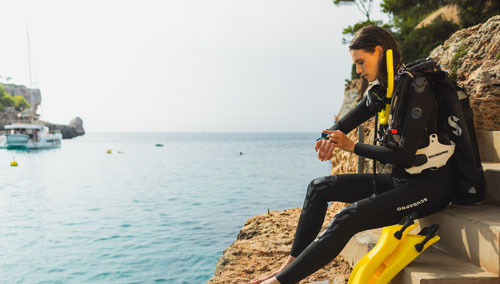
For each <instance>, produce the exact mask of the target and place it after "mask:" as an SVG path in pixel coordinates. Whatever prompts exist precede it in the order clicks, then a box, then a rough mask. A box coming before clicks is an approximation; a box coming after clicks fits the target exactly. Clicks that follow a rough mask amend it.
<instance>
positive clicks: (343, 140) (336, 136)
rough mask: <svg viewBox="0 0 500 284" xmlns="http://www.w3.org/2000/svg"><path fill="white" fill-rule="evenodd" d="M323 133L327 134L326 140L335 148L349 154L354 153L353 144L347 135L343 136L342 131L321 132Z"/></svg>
mask: <svg viewBox="0 0 500 284" xmlns="http://www.w3.org/2000/svg"><path fill="white" fill-rule="evenodd" d="M323 133H327V134H329V135H328V139H329V140H330V142H331V143H333V145H334V146H335V147H338V148H340V149H342V150H344V151H347V152H350V153H353V152H354V144H355V143H354V142H353V141H352V140H351V139H349V137H347V135H345V134H344V133H343V132H342V131H340V130H335V131H331V130H323Z"/></svg>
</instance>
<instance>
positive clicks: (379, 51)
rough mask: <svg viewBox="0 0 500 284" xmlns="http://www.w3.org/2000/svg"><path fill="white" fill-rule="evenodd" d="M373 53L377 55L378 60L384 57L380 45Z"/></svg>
mask: <svg viewBox="0 0 500 284" xmlns="http://www.w3.org/2000/svg"><path fill="white" fill-rule="evenodd" d="M375 51H376V52H377V53H378V56H379V59H382V57H383V56H384V48H383V47H382V46H381V45H377V46H375Z"/></svg>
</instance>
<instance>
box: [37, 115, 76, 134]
mask: <svg viewBox="0 0 500 284" xmlns="http://www.w3.org/2000/svg"><path fill="white" fill-rule="evenodd" d="M42 123H43V124H44V125H46V126H47V127H48V128H49V130H51V131H53V130H59V131H61V134H62V136H63V139H71V138H74V137H77V136H82V135H84V134H85V130H84V129H83V120H82V119H81V118H79V117H76V118H74V119H73V120H71V122H70V123H69V124H68V125H64V124H54V123H50V122H46V121H45V122H42Z"/></svg>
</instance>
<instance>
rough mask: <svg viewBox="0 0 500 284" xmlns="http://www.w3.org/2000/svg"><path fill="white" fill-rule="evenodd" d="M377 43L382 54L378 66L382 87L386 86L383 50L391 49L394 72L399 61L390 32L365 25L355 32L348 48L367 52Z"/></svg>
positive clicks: (372, 50) (373, 48) (372, 49)
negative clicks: (380, 47)
mask: <svg viewBox="0 0 500 284" xmlns="http://www.w3.org/2000/svg"><path fill="white" fill-rule="evenodd" d="M377 45H380V46H382V49H383V50H384V52H383V53H384V54H383V57H382V60H381V61H380V62H379V66H378V71H379V72H378V81H379V83H380V85H382V86H383V87H386V86H387V66H386V58H385V52H386V51H387V50H388V49H392V57H393V61H394V73H396V71H397V70H398V68H399V64H400V63H401V56H400V55H399V51H398V47H397V46H396V42H395V41H394V39H393V38H392V36H391V34H390V33H389V32H388V31H386V30H385V29H384V28H381V27H378V26H374V25H371V26H366V27H363V28H361V29H360V30H358V31H357V32H356V34H355V35H354V38H353V39H352V41H351V44H350V45H349V49H363V50H365V51H367V52H374V51H375V47H376V46H377Z"/></svg>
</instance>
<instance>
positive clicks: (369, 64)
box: [350, 45, 383, 82]
mask: <svg viewBox="0 0 500 284" xmlns="http://www.w3.org/2000/svg"><path fill="white" fill-rule="evenodd" d="M350 52H351V57H352V62H354V64H356V73H358V74H360V75H361V76H362V77H364V78H366V79H367V80H368V81H369V82H372V81H375V79H377V77H378V64H379V61H380V60H381V59H382V54H383V49H382V46H380V45H377V46H376V47H375V50H374V51H373V52H369V51H366V50H364V49H351V50H350Z"/></svg>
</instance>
